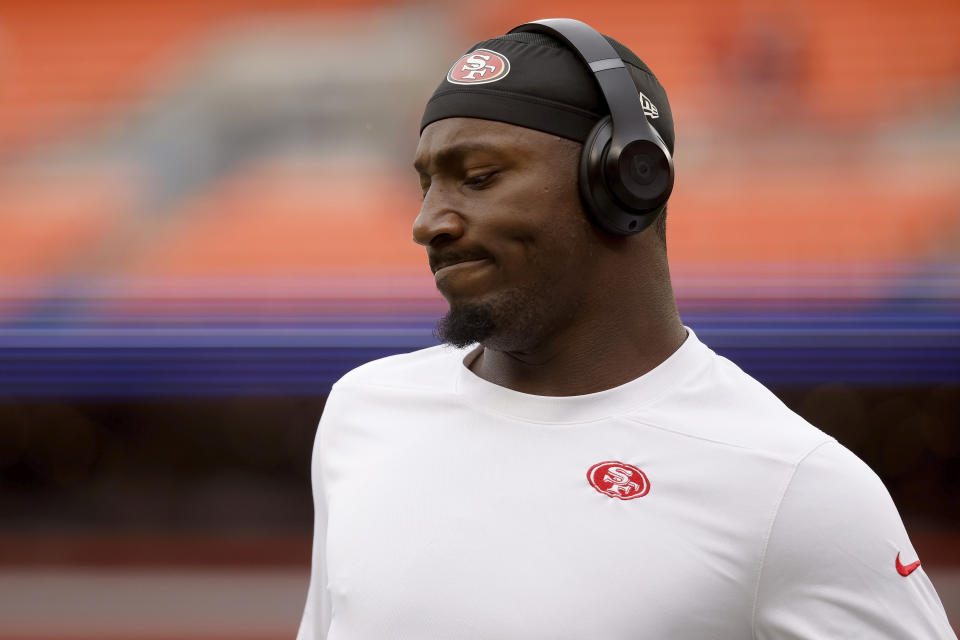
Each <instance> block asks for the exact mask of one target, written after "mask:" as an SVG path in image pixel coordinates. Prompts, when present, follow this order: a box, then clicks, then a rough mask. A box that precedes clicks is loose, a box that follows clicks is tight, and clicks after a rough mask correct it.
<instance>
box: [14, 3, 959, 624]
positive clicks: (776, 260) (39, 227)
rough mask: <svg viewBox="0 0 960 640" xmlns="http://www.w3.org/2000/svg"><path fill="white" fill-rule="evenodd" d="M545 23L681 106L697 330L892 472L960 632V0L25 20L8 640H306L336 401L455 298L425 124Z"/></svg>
mask: <svg viewBox="0 0 960 640" xmlns="http://www.w3.org/2000/svg"><path fill="white" fill-rule="evenodd" d="M553 16H570V17H578V18H581V19H583V20H586V21H588V22H590V23H591V24H593V25H594V26H596V27H597V28H599V29H600V30H602V31H605V32H607V33H609V34H611V35H613V36H614V37H616V38H617V39H619V40H621V41H622V42H624V43H625V44H627V45H628V46H631V47H632V48H633V49H634V50H635V51H636V52H637V53H638V54H639V55H640V56H641V57H642V58H643V59H644V60H645V61H647V62H648V63H649V64H650V65H651V67H652V68H653V69H654V70H655V71H656V73H657V74H658V76H659V77H660V78H661V80H662V81H663V84H664V85H665V87H666V88H667V91H668V93H669V95H670V96H671V100H672V104H673V109H674V115H675V118H676V128H677V132H678V145H677V152H676V163H677V168H678V182H677V188H676V191H675V195H674V197H673V201H672V205H671V209H670V211H671V213H670V218H669V233H668V235H669V252H670V254H671V258H672V264H673V273H674V279H675V284H676V289H677V293H678V297H679V304H680V308H681V313H682V315H683V317H684V319H685V321H686V322H687V324H689V325H690V326H692V327H694V328H695V329H696V330H697V332H698V334H699V335H700V336H701V337H702V338H703V339H704V341H705V342H707V343H708V344H710V345H711V346H713V347H714V348H715V349H716V350H717V351H719V352H721V353H723V354H725V355H729V356H730V357H731V358H733V359H734V360H735V361H736V362H738V363H739V364H740V365H741V366H743V368H745V369H746V370H747V371H748V372H750V373H751V374H753V375H754V376H755V377H757V378H759V379H760V380H761V381H763V382H764V383H766V384H767V385H768V386H770V387H772V388H773V389H774V390H775V391H776V392H777V393H778V395H780V397H781V398H783V399H784V401H785V402H787V404H789V405H790V406H791V407H793V408H795V409H796V410H797V411H799V412H800V413H801V414H802V415H804V416H805V417H807V418H808V419H809V420H811V421H812V422H814V424H817V425H818V426H820V427H821V428H823V429H824V430H826V431H828V432H830V433H832V434H833V435H835V436H836V437H837V438H838V439H840V440H841V442H843V443H845V444H846V445H847V446H849V447H851V448H852V449H854V450H855V451H856V452H857V453H858V454H859V455H860V456H861V457H863V458H864V459H865V460H866V461H867V462H868V463H869V464H870V465H871V466H872V467H873V468H874V469H876V470H877V472H878V473H879V474H880V475H881V477H882V478H883V479H884V481H885V482H886V484H887V486H888V487H889V488H890V491H891V493H892V494H893V496H894V499H895V501H896V502H897V504H898V506H899V508H900V510H901V513H902V514H903V516H904V519H905V521H906V523H907V526H908V528H909V529H910V531H911V535H912V537H913V539H914V542H915V544H916V546H917V548H918V551H919V553H920V557H921V559H922V560H923V563H924V568H925V569H926V570H927V572H928V573H929V574H930V575H931V577H932V578H933V580H934V583H935V584H936V586H937V587H938V590H939V591H940V594H941V597H942V598H943V600H944V604H945V605H946V607H947V610H948V612H949V615H950V617H951V620H952V622H953V623H954V625H958V624H960V38H958V35H957V34H960V4H958V3H957V2H954V1H949V0H914V1H913V2H910V3H903V2H896V1H893V0H841V1H839V2H838V1H835V0H809V1H807V2H802V1H794V2H773V3H771V2H765V1H760V0H757V1H750V0H742V1H734V2H729V1H721V2H714V1H711V0H674V1H673V2H665V3H652V2H651V3H635V2H626V1H609V2H599V3H589V4H587V5H583V4H582V3H580V2H573V1H572V0H552V1H550V2H547V1H546V0H511V1H506V0H489V1H486V2H452V3H445V2H439V1H438V2H408V1H404V2H398V1H388V0H361V1H356V0H355V1H349V2H348V1H347V0H313V1H310V2H305V1H303V2H301V1H295V0H195V1H191V2H187V1H185V0H162V1H161V0H142V1H140V2H121V1H119V0H87V1H85V2H82V3H78V2H72V1H69V0H31V1H29V2H27V1H25V0H23V1H21V0H6V1H5V2H0V231H2V235H0V238H2V240H0V638H7V639H10V638H19V639H24V640H25V639H27V638H31V639H34V640H37V639H41V638H47V639H51V638H67V639H74V640H75V639H78V638H98V639H103V638H107V639H113V638H149V639H153V640H160V639H164V640H173V639H178V640H188V639H199V638H203V639H207V638H228V637H229V638H240V639H248V640H250V639H264V640H265V639H268V638H269V639H273V638H278V639H279V638H291V637H292V636H293V635H294V632H295V629H296V626H297V624H298V622H299V616H300V611H301V607H302V603H303V599H304V596H305V587H306V580H307V571H308V562H309V544H310V535H311V531H310V527H311V518H312V511H311V503H310V493H309V456H310V446H311V441H312V437H313V433H314V429H315V427H316V422H317V420H318V418H319V416H320V413H321V411H322V407H323V402H324V396H325V394H326V393H327V391H328V390H329V387H330V384H331V383H332V382H333V381H334V380H335V379H336V378H337V377H339V376H340V375H341V374H342V373H344V372H345V371H346V370H348V369H349V368H352V367H353V366H355V365H357V364H360V363H361V362H364V361H366V360H369V359H372V358H375V357H379V356H381V355H385V354H389V353H395V352H399V351H405V350H411V349H415V348H419V347H423V346H427V345H430V344H433V343H434V341H433V338H432V337H431V327H432V325H433V322H434V321H435V319H436V318H437V317H438V315H439V314H440V313H441V312H442V311H443V309H444V308H445V305H444V304H443V301H442V299H441V298H440V297H439V296H438V294H437V293H436V292H435V290H434V288H433V281H432V278H431V277H430V275H429V271H428V269H427V267H426V264H425V260H424V255H423V252H422V249H420V248H419V247H416V246H414V245H413V244H412V243H411V242H410V241H409V237H410V225H411V223H412V220H413V218H414V217H415V215H416V212H417V209H418V193H417V188H418V186H417V181H416V180H415V176H414V174H413V172H412V170H411V169H410V162H411V159H412V153H413V149H414V147H415V145H416V140H417V123H418V121H419V116H420V112H421V109H422V107H423V104H424V102H425V100H426V98H427V97H428V96H429V94H430V92H431V91H432V90H433V88H434V86H435V85H436V83H437V82H439V80H440V79H441V78H442V76H443V74H444V73H445V72H446V70H447V68H448V66H449V64H450V63H451V62H452V61H453V60H454V59H455V58H456V57H457V56H459V55H460V54H461V53H462V51H463V50H465V49H466V47H468V46H469V45H470V44H472V43H473V42H475V41H477V40H480V39H482V38H484V37H488V36H490V35H493V34H498V33H502V32H504V31H506V30H507V29H509V28H510V27H512V26H514V25H516V24H519V23H521V22H525V21H528V20H531V19H536V18H541V17H553ZM838 490H842V488H838ZM891 562H892V559H891Z"/></svg>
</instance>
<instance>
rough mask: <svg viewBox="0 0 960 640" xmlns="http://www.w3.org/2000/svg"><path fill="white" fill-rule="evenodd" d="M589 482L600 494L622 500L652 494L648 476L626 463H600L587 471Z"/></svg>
mask: <svg viewBox="0 0 960 640" xmlns="http://www.w3.org/2000/svg"><path fill="white" fill-rule="evenodd" d="M587 480H588V481H589V482H590V486H592V487H593V488H594V489H596V490H597V491H599V492H600V493H602V494H604V495H606V496H610V497H611V498H619V499H620V500H633V499H634V498H642V497H643V496H645V495H647V494H648V493H650V481H649V480H648V479H647V475H646V474H645V473H644V472H643V471H641V470H640V469H639V468H637V467H635V466H633V465H632V464H627V463H626V462H618V461H616V460H610V461H607V462H598V463H597V464H595V465H593V466H592V467H590V470H589V471H587Z"/></svg>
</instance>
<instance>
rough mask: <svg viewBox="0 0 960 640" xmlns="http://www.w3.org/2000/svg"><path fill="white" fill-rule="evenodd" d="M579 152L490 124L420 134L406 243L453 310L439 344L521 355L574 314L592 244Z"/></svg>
mask: <svg viewBox="0 0 960 640" xmlns="http://www.w3.org/2000/svg"><path fill="white" fill-rule="evenodd" d="M579 154H580V145H579V144H578V143H575V142H571V141H569V140H565V139H563V138H558V137H556V136H552V135H549V134H546V133H541V132H539V131H535V130H532V129H526V128H523V127H518V126H514V125H510V124H506V123H502V122H495V121H491V120H479V119H474V118H448V119H445V120H439V121H437V122H434V123H433V124H431V125H430V126H428V127H427V128H426V129H425V130H424V131H423V135H422V136H421V137H420V145H419V147H418V148H417V157H416V161H415V163H414V165H415V167H416V169H417V171H418V173H419V174H420V183H421V186H422V188H423V206H422V208H421V209H420V214H419V216H417V219H416V221H415V222H414V225H413V238H414V241H416V242H417V243H419V244H422V245H424V246H425V247H426V248H427V255H428V257H429V260H430V267H431V269H432V270H433V271H434V277H435V279H436V284H437V288H438V289H439V290H440V292H441V293H442V294H443V296H444V297H445V298H446V299H447V301H448V302H449V303H450V312H449V313H448V314H447V316H446V317H445V318H444V319H443V320H442V321H441V323H440V325H438V333H439V334H440V337H441V338H442V339H444V340H445V341H447V342H450V343H452V344H456V345H458V346H465V345H466V344H470V343H472V342H483V343H484V344H485V345H486V346H489V347H492V348H496V349H501V350H522V349H525V348H530V347H532V346H535V344H536V343H537V341H539V340H542V339H543V338H544V337H546V336H547V335H548V334H549V333H551V332H552V331H555V330H557V329H558V328H560V327H561V326H562V324H563V323H564V322H565V321H568V320H569V319H570V318H571V317H572V316H573V315H574V314H576V312H577V308H578V306H579V304H580V302H581V301H582V298H583V295H584V292H586V291H587V290H588V289H589V288H590V286H591V283H592V281H593V278H592V276H591V274H592V269H591V265H592V261H591V260H590V256H591V254H592V253H593V251H595V250H596V248H597V244H598V240H597V235H596V232H595V231H594V230H593V229H592V228H591V226H590V223H589V222H588V221H587V219H586V217H585V215H584V213H583V210H582V208H581V205H580V199H579V194H578V191H577V166H578V162H579Z"/></svg>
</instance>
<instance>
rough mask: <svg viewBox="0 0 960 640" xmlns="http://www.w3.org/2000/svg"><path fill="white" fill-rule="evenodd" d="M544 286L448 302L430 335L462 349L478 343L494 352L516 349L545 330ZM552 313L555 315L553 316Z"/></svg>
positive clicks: (534, 341)
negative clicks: (484, 297)
mask: <svg viewBox="0 0 960 640" xmlns="http://www.w3.org/2000/svg"><path fill="white" fill-rule="evenodd" d="M546 298H547V296H546V295H545V293H544V288H543V287H542V286H541V287H524V288H518V289H513V290H511V291H509V292H502V293H500V294H498V295H496V296H494V297H493V299H490V300H482V301H478V302H461V303H457V302H451V303H450V310H449V311H447V313H446V314H445V315H444V316H443V317H442V318H440V320H439V321H438V322H437V325H436V327H434V330H433V335H434V336H435V337H436V338H437V339H438V340H440V341H441V342H443V343H445V344H449V345H452V346H454V347H457V348H463V347H466V346H468V345H471V344H474V343H480V344H482V345H483V346H485V347H488V348H490V349H495V350H497V351H519V350H525V349H527V348H530V347H532V346H534V345H536V344H538V343H539V342H540V341H541V340H543V339H544V338H545V337H546V335H547V333H548V332H549V326H548V323H547V322H546V317H545V316H546V314H545V310H547V309H551V308H552V309H553V312H552V314H551V315H553V318H554V320H557V319H559V318H558V317H557V316H558V315H560V316H562V315H564V314H556V309H555V305H554V306H551V305H548V304H547V300H546ZM554 314H555V315H554Z"/></svg>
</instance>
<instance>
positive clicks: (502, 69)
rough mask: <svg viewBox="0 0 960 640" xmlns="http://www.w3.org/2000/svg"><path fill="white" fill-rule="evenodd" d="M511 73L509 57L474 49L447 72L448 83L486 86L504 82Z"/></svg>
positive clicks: (486, 50)
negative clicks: (491, 83) (489, 83)
mask: <svg viewBox="0 0 960 640" xmlns="http://www.w3.org/2000/svg"><path fill="white" fill-rule="evenodd" d="M508 73H510V61H509V60H507V57H506V56H504V55H501V54H499V53H497V52H496V51H490V50H489V49H474V50H473V51H471V52H470V53H468V54H466V55H465V56H462V57H461V58H460V59H459V60H457V61H456V62H454V63H453V66H452V67H450V71H447V82H452V83H453V84H484V83H485V82H496V81H497V80H503V79H504V78H505V77H506V76H507V74H508Z"/></svg>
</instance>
